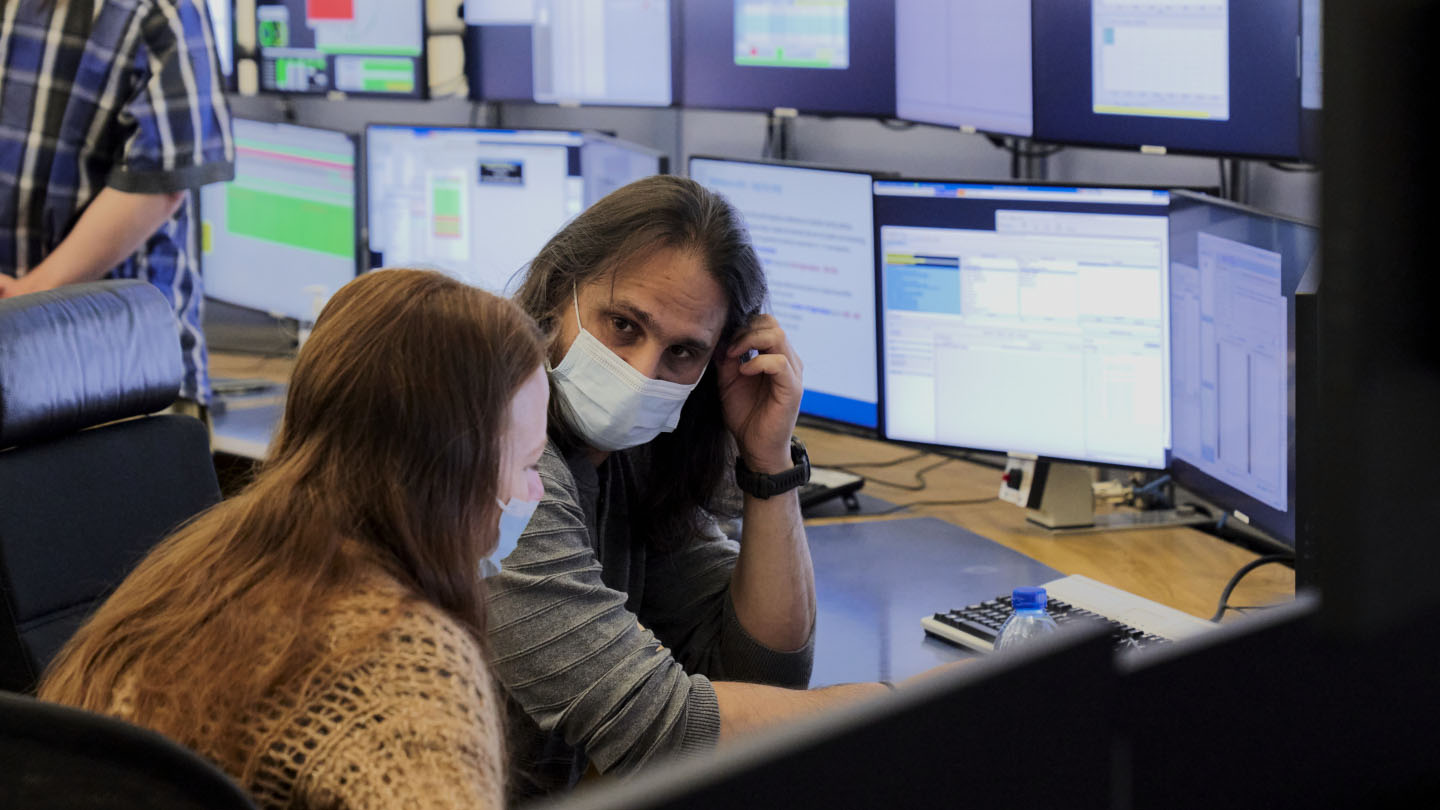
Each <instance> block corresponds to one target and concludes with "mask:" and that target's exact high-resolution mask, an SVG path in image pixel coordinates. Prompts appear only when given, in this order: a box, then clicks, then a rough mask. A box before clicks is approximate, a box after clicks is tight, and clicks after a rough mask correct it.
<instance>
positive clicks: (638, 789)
mask: <svg viewBox="0 0 1440 810" xmlns="http://www.w3.org/2000/svg"><path fill="white" fill-rule="evenodd" d="M1112 659H1113V653H1112V652H1111V649H1110V645H1109V643H1108V642H1107V641H1106V640H1105V639H1104V638H1102V637H1101V635H1100V634H1099V632H1098V631H1091V630H1088V629H1084V630H1082V629H1080V628H1076V631H1075V632H1067V633H1060V634H1056V635H1054V636H1049V637H1047V638H1045V639H1042V640H1041V641H1040V642H1039V643H1037V644H1036V645H1035V646H1031V647H1024V648H1019V649H1017V650H1015V651H1013V652H1009V653H1005V654H1000V655H994V656H988V657H986V658H983V659H980V660H977V661H975V662H974V663H971V664H969V665H967V666H965V667H963V668H959V669H951V670H950V671H948V672H937V673H935V674H934V675H933V676H932V677H931V678H929V679H927V680H924V681H921V682H919V683H915V684H913V685H909V686H907V687H906V688H905V689H902V690H900V691H898V692H897V693H895V694H893V695H889V696H886V697H883V698H881V699H878V700H871V701H867V702H863V703H859V704H857V705H852V706H848V707H842V708H836V709H832V710H830V711H828V712H826V713H823V714H816V715H813V716H811V717H806V718H799V719H797V720H791V721H789V722H787V723H785V724H784V725H783V726H782V727H777V729H775V730H771V731H769V732H761V733H756V734H754V735H752V736H751V737H750V738H749V739H746V740H741V741H739V742H736V743H734V744H732V745H729V746H723V747H721V749H720V750H718V751H716V752H714V753H710V754H707V755H706V756H704V757H695V758H691V759H690V760H688V761H685V762H680V763H671V764H669V765H662V766H658V767H654V768H651V769H650V770H649V771H647V772H645V773H641V774H639V775H637V776H635V777H631V778H627V779H618V780H610V783H609V784H598V785H595V786H593V788H591V789H586V790H580V791H576V792H575V793H574V794H573V795H572V796H570V797H568V798H566V799H564V800H562V801H558V802H555V803H553V804H546V805H545V807H546V808H549V809H550V810H612V809H613V810H620V808H625V809H626V810H671V808H673V809H674V810H682V808H683V810H711V809H712V808H715V809H716V810H719V808H733V807H767V808H768V807H783V808H787V810H789V809H790V808H794V810H809V808H816V810H833V808H839V807H955V806H964V807H987V808H988V807H1067V808H1095V810H1100V808H1108V807H1111V806H1112V803H1111V776H1112V767H1111V764H1112V749H1111V743H1112V741H1113V736H1114V732H1113V730H1114V728H1115V724H1116V718H1115V716H1114V712H1113V711H1112V703H1111V701H1112V700H1113V699H1114V698H1115V688H1116V685H1117V684H1118V681H1119V678H1118V676H1117V674H1116V672H1115V670H1114V667H1113V665H1112V663H1111V662H1112Z"/></svg>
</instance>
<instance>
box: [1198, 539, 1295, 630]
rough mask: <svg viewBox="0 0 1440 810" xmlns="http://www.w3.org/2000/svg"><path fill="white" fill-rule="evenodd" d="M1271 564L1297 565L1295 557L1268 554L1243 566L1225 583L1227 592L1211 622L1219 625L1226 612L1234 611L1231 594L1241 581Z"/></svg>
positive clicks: (1292, 555)
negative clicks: (1256, 570) (1263, 566)
mask: <svg viewBox="0 0 1440 810" xmlns="http://www.w3.org/2000/svg"><path fill="white" fill-rule="evenodd" d="M1270 563H1288V564H1291V565H1293V564H1294V563H1295V555H1294V554H1267V555H1265V556H1264V557H1257V558H1256V559H1253V560H1251V561H1250V562H1248V563H1246V564H1245V565H1243V566H1241V567H1240V570H1239V571H1236V572H1235V576H1233V577H1230V581H1229V582H1227V583H1225V590H1223V591H1221V592H1220V605H1219V607H1217V608H1216V609H1215V615H1214V616H1211V617H1210V621H1212V622H1217V623H1218V622H1219V621H1220V619H1221V618H1223V617H1224V616H1225V611H1227V610H1231V609H1232V608H1231V607H1230V605H1229V602H1230V594H1231V593H1233V592H1234V590H1235V586H1236V585H1239V584H1240V580H1241V579H1244V577H1245V575H1246V574H1248V573H1250V572H1251V571H1254V570H1255V569H1256V568H1259V567H1260V566H1262V565H1269V564H1270Z"/></svg>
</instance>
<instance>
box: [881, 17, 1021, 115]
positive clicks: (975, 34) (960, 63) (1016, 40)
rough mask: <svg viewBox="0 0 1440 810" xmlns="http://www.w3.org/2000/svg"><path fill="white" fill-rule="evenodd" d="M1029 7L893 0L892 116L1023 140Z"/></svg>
mask: <svg viewBox="0 0 1440 810" xmlns="http://www.w3.org/2000/svg"><path fill="white" fill-rule="evenodd" d="M1030 84H1031V78H1030V4H1029V3H1028V2H1012V1H1011V0H897V2H896V3H895V102H896V114H897V115H898V116H899V117H901V118H905V119H907V120H910V121H919V122H921V123H926V124H940V125H944V126H954V127H961V128H963V129H966V130H979V131H983V132H993V133H997V134H1004V135H1020V136H1025V137H1029V136H1030V135H1031V134H1032V130H1033V126H1034V123H1033V120H1032V115H1031V104H1032V102H1031V87H1030Z"/></svg>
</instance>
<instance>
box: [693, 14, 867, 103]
mask: <svg viewBox="0 0 1440 810" xmlns="http://www.w3.org/2000/svg"><path fill="white" fill-rule="evenodd" d="M684 23H685V48H684V52H685V59H684V70H683V78H684V89H683V91H682V93H681V98H682V99H683V100H684V103H685V106H687V107H710V108H714V109H725V110H764V111H769V110H773V109H776V108H793V109H797V110H799V111H801V112H810V113H832V114H838V115H866V116H871V115H873V116H893V115H894V114H895V4H894V3H893V2H874V0H855V2H851V0H770V2H756V1H755V0H709V1H708V2H701V3H687V4H686V6H685V20H684Z"/></svg>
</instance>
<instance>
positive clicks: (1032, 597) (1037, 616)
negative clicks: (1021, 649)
mask: <svg viewBox="0 0 1440 810" xmlns="http://www.w3.org/2000/svg"><path fill="white" fill-rule="evenodd" d="M1045 598H1046V597H1045V589H1044V588H1016V589H1015V590H1014V591H1012V592H1011V593H1010V601H1011V603H1012V604H1013V605H1014V608H1015V612H1014V613H1011V614H1010V618H1008V619H1006V620H1005V623H1004V624H1002V625H1000V635H999V636H997V637H996V638H995V649H996V650H1005V649H1009V648H1011V647H1018V646H1020V645H1022V644H1024V643H1026V642H1028V641H1029V640H1030V639H1032V638H1036V637H1038V636H1045V635H1049V634H1051V633H1053V632H1055V631H1056V630H1058V629H1060V628H1059V626H1058V625H1056V624H1055V620H1054V619H1052V618H1050V614H1048V613H1046V612H1045Z"/></svg>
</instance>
